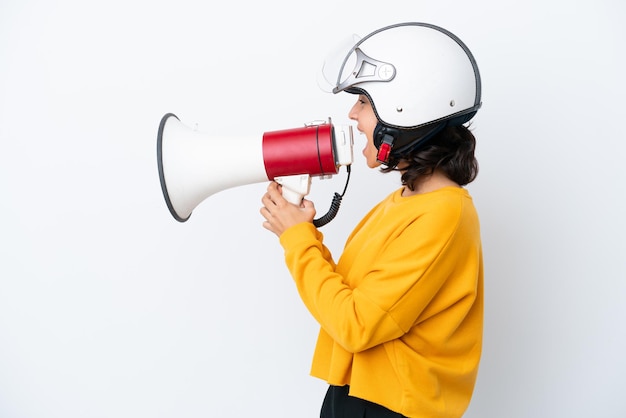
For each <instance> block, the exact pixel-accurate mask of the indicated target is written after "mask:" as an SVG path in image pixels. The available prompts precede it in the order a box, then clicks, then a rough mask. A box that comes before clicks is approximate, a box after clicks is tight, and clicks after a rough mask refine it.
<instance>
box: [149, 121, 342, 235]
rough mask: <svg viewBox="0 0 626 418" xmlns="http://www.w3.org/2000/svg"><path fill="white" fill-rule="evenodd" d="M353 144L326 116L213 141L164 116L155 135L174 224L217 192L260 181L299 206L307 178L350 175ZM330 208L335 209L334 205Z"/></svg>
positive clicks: (165, 191) (165, 196)
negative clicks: (272, 185)
mask: <svg viewBox="0 0 626 418" xmlns="http://www.w3.org/2000/svg"><path fill="white" fill-rule="evenodd" d="M353 144H354V140H353V135H352V127H351V126H349V125H346V126H335V125H333V123H332V121H331V120H330V118H329V119H328V121H320V122H312V123H310V124H305V125H304V126H303V127H300V128H294V129H284V130H279V131H271V132H265V133H263V135H262V136H261V137H260V138H254V137H232V138H214V137H211V136H210V135H209V134H208V133H202V132H198V131H197V130H195V129H192V128H190V127H188V126H186V125H185V124H183V123H182V122H181V121H180V119H179V118H178V117H177V116H176V115H174V114H173V113H167V114H166V115H164V116H163V118H162V119H161V123H160V125H159V131H158V136H157V162H158V167H159V179H160V182H161V190H162V191H163V197H164V198H165V201H166V203H167V207H168V209H169V211H170V213H171V214H172V216H173V217H174V219H176V220H177V221H179V222H186V221H187V220H188V219H189V217H190V216H191V213H192V212H193V210H194V209H195V208H196V207H197V206H198V205H199V204H200V203H201V202H203V201H204V200H205V199H206V198H207V197H209V196H211V195H213V194H215V193H217V192H219V191H222V190H225V189H229V188H232V187H237V186H242V185H245V184H253V183H260V182H264V181H276V182H277V183H279V184H281V185H282V193H283V197H285V199H287V200H288V201H290V202H291V203H295V204H299V203H300V202H301V201H302V198H303V197H304V196H306V195H307V194H308V193H309V192H310V186H311V177H320V178H329V177H332V176H333V175H335V174H337V173H338V172H339V168H340V167H342V166H345V167H347V169H348V173H349V169H350V165H351V164H352V158H353V155H352V147H353ZM344 193H345V189H344ZM337 196H339V195H338V194H335V200H337ZM339 200H340V197H339ZM333 206H337V208H336V209H338V203H336V202H334V203H333ZM333 206H331V210H332V209H333ZM324 222H325V223H326V222H328V220H326V221H324ZM318 226H319V225H318Z"/></svg>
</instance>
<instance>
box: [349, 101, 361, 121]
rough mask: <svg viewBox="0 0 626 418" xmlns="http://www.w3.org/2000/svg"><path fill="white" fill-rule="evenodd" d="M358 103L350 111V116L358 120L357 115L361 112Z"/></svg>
mask: <svg viewBox="0 0 626 418" xmlns="http://www.w3.org/2000/svg"><path fill="white" fill-rule="evenodd" d="M356 105H357V103H355V104H354V105H353V106H352V109H350V112H348V117H349V118H350V119H352V120H357V116H358V114H359V112H358V110H357V106H356Z"/></svg>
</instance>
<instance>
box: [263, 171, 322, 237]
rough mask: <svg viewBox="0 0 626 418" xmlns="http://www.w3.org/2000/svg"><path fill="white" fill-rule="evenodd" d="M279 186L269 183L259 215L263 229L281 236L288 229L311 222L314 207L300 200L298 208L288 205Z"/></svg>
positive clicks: (313, 215)
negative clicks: (262, 220)
mask: <svg viewBox="0 0 626 418" xmlns="http://www.w3.org/2000/svg"><path fill="white" fill-rule="evenodd" d="M281 188H282V187H281V186H280V185H279V184H278V183H276V182H274V181H273V182H271V183H270V184H269V186H267V193H265V194H264V195H263V198H262V199H261V202H262V203H263V207H262V208H261V215H263V217H264V218H265V222H263V228H265V229H267V230H269V231H272V232H273V233H275V234H276V235H277V236H279V237H280V236H281V235H282V233H283V232H285V231H286V230H287V229H288V228H290V227H292V226H294V225H296V224H299V223H302V222H313V218H315V213H316V212H315V206H314V205H313V202H311V201H310V200H306V199H302V203H301V204H300V206H297V205H294V204H292V203H289V202H288V201H287V200H285V198H284V197H283V195H282V190H281Z"/></svg>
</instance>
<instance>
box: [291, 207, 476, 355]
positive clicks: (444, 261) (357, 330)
mask: <svg viewBox="0 0 626 418" xmlns="http://www.w3.org/2000/svg"><path fill="white" fill-rule="evenodd" d="M457 216H458V213H457ZM450 221H451V219H450V218H449V217H447V216H443V217H442V216H440V215H437V216H435V217H434V218H433V219H421V220H419V221H416V222H413V223H411V224H409V225H405V227H404V228H403V229H402V231H401V232H400V233H398V235H397V236H394V237H393V238H392V239H391V238H390V239H387V240H376V239H374V241H376V242H380V241H383V242H384V248H381V249H380V251H374V250H372V251H373V252H372V253H367V249H365V250H364V252H363V253H362V254H359V255H358V257H357V256H355V258H354V260H352V261H354V263H363V264H364V265H365V266H366V267H364V270H362V275H363V277H362V278H360V280H359V285H358V286H355V287H351V286H349V285H348V282H349V281H348V280H347V279H346V278H345V277H343V276H342V275H341V274H339V273H338V272H337V268H336V266H335V264H334V263H333V262H332V258H330V254H329V252H328V249H326V247H325V246H324V245H323V243H322V235H321V233H319V231H317V230H316V229H315V227H314V226H313V225H312V224H308V223H306V224H299V225H296V226H294V227H292V228H290V229H289V230H287V231H285V232H284V233H283V234H282V235H281V237H280V242H281V245H282V246H283V248H284V250H285V261H286V264H287V267H288V269H289V270H290V272H291V274H292V276H293V278H294V281H295V283H296V286H297V289H298V292H299V294H300V296H301V298H302V300H303V302H304V304H305V305H306V307H307V308H308V310H309V311H310V312H311V314H312V315H313V316H314V317H315V319H316V320H317V321H318V323H319V324H320V325H321V326H322V328H323V329H324V330H325V331H326V332H327V333H328V334H329V335H330V336H331V337H332V338H333V339H334V340H335V341H336V342H337V343H338V344H340V345H341V346H342V347H344V348H345V349H346V350H347V351H349V352H359V351H363V350H366V349H368V348H371V347H373V346H376V345H379V344H382V343H384V342H386V341H390V340H392V339H396V338H399V337H401V336H402V335H404V334H405V333H406V332H408V331H409V329H410V328H411V327H412V326H413V325H414V324H415V323H416V321H417V320H418V317H419V316H420V315H421V314H422V313H423V312H424V310H425V309H426V307H427V306H428V305H429V303H430V302H431V300H432V299H433V298H434V296H435V295H436V294H437V293H438V292H439V291H440V289H441V287H442V286H443V283H444V282H445V280H446V278H447V277H448V276H449V275H450V271H451V269H452V268H453V266H454V257H445V256H442V255H443V254H444V253H445V252H446V251H447V250H448V248H449V243H450V240H451V236H452V235H454V232H455V224H456V223H455V222H454V221H455V220H452V221H453V222H452V223H451V222H450ZM456 221H458V218H457V219H456ZM357 258H358V259H357ZM357 270H358V269H357ZM457 290H458V292H459V294H462V293H464V292H465V290H463V289H457ZM459 298H460V296H458V295H451V300H450V301H449V302H445V303H450V304H453V303H454V301H453V300H452V299H459Z"/></svg>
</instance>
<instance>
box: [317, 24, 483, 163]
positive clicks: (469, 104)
mask: <svg viewBox="0 0 626 418" xmlns="http://www.w3.org/2000/svg"><path fill="white" fill-rule="evenodd" d="M352 40H353V41H354V42H353V43H352V45H351V46H348V47H347V48H346V47H344V48H343V50H342V51H343V52H339V54H337V53H336V54H335V56H334V57H332V58H330V59H327V61H326V62H325V63H324V67H323V69H322V76H323V79H324V80H325V81H326V82H327V83H329V84H330V85H329V86H328V87H330V89H331V90H332V92H333V93H335V94H336V93H339V92H341V91H345V92H348V93H353V94H364V95H366V96H367V97H368V98H369V100H370V102H371V103H372V106H373V109H374V113H375V114H376V117H377V119H378V124H377V126H376V129H375V130H374V145H375V146H376V148H377V149H378V160H379V161H380V162H381V163H388V162H389V160H390V157H394V156H396V157H397V156H398V155H401V154H402V153H405V152H407V151H409V150H413V149H416V148H418V147H419V146H421V145H422V144H424V143H426V141H427V140H428V139H430V138H432V137H433V136H434V135H435V134H436V133H437V132H439V131H441V130H442V129H443V128H445V127H446V126H456V125H461V124H464V123H466V122H468V121H469V120H470V119H472V117H474V115H475V114H476V112H477V111H478V109H479V108H480V107H481V104H482V103H481V80H480V73H479V71H478V66H477V65H476V60H475V59H474V57H473V55H472V53H471V52H470V50H469V49H468V48H467V46H466V45H465V44H464V43H463V42H462V41H461V40H460V39H459V38H458V37H456V36H455V35H454V34H452V33H450V32H449V31H447V30H446V29H443V28H441V27H438V26H435V25H432V24H428V23H418V22H409V23H400V24H395V25H391V26H387V27H383V28H381V29H378V30H376V31H374V32H372V33H370V34H369V35H367V36H365V37H364V38H362V39H359V38H356V37H355V38H352ZM333 58H334V60H333Z"/></svg>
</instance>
